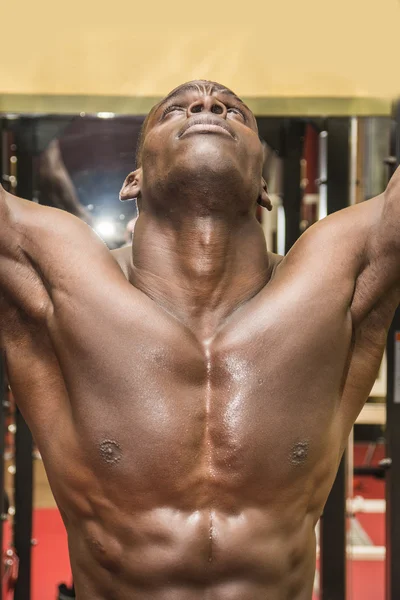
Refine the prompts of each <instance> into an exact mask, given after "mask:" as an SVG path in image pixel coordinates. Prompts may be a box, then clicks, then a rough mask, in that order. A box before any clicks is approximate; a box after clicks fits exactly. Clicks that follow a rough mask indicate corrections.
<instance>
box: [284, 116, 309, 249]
mask: <svg viewBox="0 0 400 600" xmlns="http://www.w3.org/2000/svg"><path fill="white" fill-rule="evenodd" d="M304 133H305V123H304V122H303V121H301V120H299V119H298V120H296V119H288V120H285V122H284V124H283V136H284V140H283V147H284V152H283V207H284V209H285V229H286V231H285V251H286V252H288V251H289V250H290V248H291V247H292V246H293V244H294V243H295V241H296V240H297V239H298V238H299V237H300V207H301V199H302V190H301V186H300V181H301V164H300V161H301V159H302V156H303V143H304Z"/></svg>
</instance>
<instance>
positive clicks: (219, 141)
mask: <svg viewBox="0 0 400 600" xmlns="http://www.w3.org/2000/svg"><path fill="white" fill-rule="evenodd" d="M141 158H142V168H143V180H142V181H143V191H144V193H145V194H146V188H147V191H148V192H150V193H151V190H152V188H153V186H154V185H155V184H156V183H157V184H158V185H159V186H160V191H161V188H162V187H163V186H164V184H165V185H167V186H169V189H171V188H170V186H171V185H176V186H182V185H186V186H189V187H190V185H191V184H194V183H196V182H197V184H200V185H202V187H203V191H204V192H205V193H207V189H208V193H210V192H212V191H213V192H215V189H213V186H214V188H215V186H216V185H218V186H221V185H224V186H225V189H226V191H227V192H228V193H229V189H228V188H229V187H230V186H231V185H235V186H236V191H237V192H242V193H243V194H247V195H249V194H250V195H251V196H252V197H253V200H254V201H255V200H256V197H257V194H258V193H259V190H260V182H261V170H262V160H263V152H262V146H261V143H260V140H259V138H258V133H257V123H256V120H255V118H254V115H253V113H252V112H251V111H250V110H249V109H248V108H247V106H246V105H245V104H244V103H243V102H242V101H241V100H240V99H239V98H238V97H237V96H235V95H234V94H233V93H232V92H230V91H229V90H227V89H226V88H223V87H222V86H218V85H215V84H208V83H206V82H191V83H189V84H185V85H183V86H181V87H179V88H177V89H176V90H174V91H173V92H172V93H171V94H170V95H169V96H167V97H166V99H165V100H163V101H162V102H161V103H160V104H159V105H158V106H156V107H155V109H153V111H152V113H151V114H150V116H149V119H148V122H147V126H146V129H145V132H144V141H143V146H142V153H141ZM238 185H239V188H242V189H239V188H238ZM177 189H178V188H177ZM254 196H255V198H254Z"/></svg>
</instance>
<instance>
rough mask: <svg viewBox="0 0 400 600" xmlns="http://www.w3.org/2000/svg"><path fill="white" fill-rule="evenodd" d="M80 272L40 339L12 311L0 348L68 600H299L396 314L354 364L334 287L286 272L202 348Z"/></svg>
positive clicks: (144, 305)
mask: <svg viewBox="0 0 400 600" xmlns="http://www.w3.org/2000/svg"><path fill="white" fill-rule="evenodd" d="M83 263H84V261H83ZM97 267H98V268H99V270H100V269H101V265H97ZM86 268H87V265H86V266H85V265H84V266H82V267H81V266H80V265H78V264H73V265H72V266H71V267H70V269H71V272H72V276H71V282H72V283H71V284H69V283H68V282H67V283H65V285H64V288H63V291H62V292H60V293H55V294H54V295H53V310H52V313H51V314H50V315H49V316H48V319H47V323H46V326H43V324H40V325H35V324H34V323H31V322H29V321H27V320H26V318H24V317H23V316H22V315H21V313H20V312H19V311H17V310H14V309H12V308H11V307H9V308H8V309H7V310H5V312H4V314H6V319H5V320H4V322H5V323H6V326H5V327H4V334H3V346H4V348H5V352H6V360H7V368H8V373H9V378H10V383H11V386H12V388H13V391H14V394H15V396H16V399H17V401H18V402H19V404H20V406H21V409H22V411H23V413H24V415H25V417H26V419H27V421H28V424H29V425H30V427H31V429H32V431H33V433H34V436H35V438H36V439H37V441H38V443H39V448H40V450H41V452H42V455H43V459H44V464H45V466H46V469H47V472H48V475H49V480H50V483H51V486H52V489H53V491H54V494H55V498H56V500H57V502H58V504H59V506H60V509H61V512H62V514H63V517H64V520H65V523H66V526H67V530H68V534H69V545H70V551H71V560H72V566H73V571H74V577H75V579H76V583H77V593H78V598H79V599H80V600H85V599H86V598H87V599H89V598H90V599H91V600H92V599H93V600H94V599H99V600H100V599H106V598H107V600H111V599H113V598H115V600H125V599H126V598H132V597H137V598H141V599H142V598H143V599H147V598H152V599H156V598H160V600H166V599H170V598H171V599H173V600H180V599H181V598H182V599H185V600H189V599H190V600H192V599H193V600H194V599H197V598H199V599H204V598H207V599H210V600H211V599H212V600H228V599H229V600H258V599H261V598H262V599H265V598H268V600H309V599H310V596H311V589H312V580H313V572H314V568H315V539H314V526H315V524H316V521H317V520H318V518H319V516H320V514H321V511H322V508H323V505H324V503H325V500H326V498H327V495H328V493H329V489H330V486H331V485H332V482H333V479H334V476H335V473H336V468H337V466H338V463H339V460H340V456H341V452H342V450H343V448H344V446H345V443H346V439H347V435H348V433H349V431H350V428H351V425H352V421H353V420H354V418H355V416H356V414H357V412H359V410H360V408H361V406H362V403H363V401H365V396H366V394H368V391H369V387H370V384H369V382H370V381H373V379H374V376H375V374H376V370H377V368H378V366H379V358H380V355H381V353H382V351H383V344H384V337H385V331H386V327H387V325H388V322H389V321H390V314H391V312H392V311H393V309H394V306H395V302H393V301H391V302H390V301H389V303H388V306H386V309H385V310H386V313H387V315H388V317H385V318H383V319H381V320H380V319H378V321H379V325H377V326H376V327H377V328H378V329H379V334H380V335H379V336H378V337H377V339H379V340H380V341H379V343H378V344H374V345H373V346H374V351H373V352H372V353H371V352H369V351H368V350H366V351H365V352H364V347H365V345H363V344H364V342H363V341H362V340H361V341H360V342H358V338H357V335H356V334H355V332H354V330H353V327H352V320H351V314H350V311H349V308H348V306H349V298H350V296H351V294H350V292H349V290H348V289H347V288H346V285H343V279H342V278H341V276H340V270H339V271H338V272H336V271H331V272H329V273H326V272H324V270H323V269H322V267H321V269H320V270H318V269H314V270H313V269H312V268H311V270H302V269H300V270H299V272H298V273H297V272H296V271H294V270H293V268H288V267H287V265H286V264H285V260H284V261H283V262H282V263H281V264H280V265H279V267H278V268H277V269H276V271H275V273H274V276H273V277H272V279H271V280H270V281H269V282H268V283H267V285H266V287H265V288H264V289H263V290H262V291H261V292H260V293H259V294H258V295H257V296H255V297H254V298H253V299H252V300H250V301H249V302H247V303H246V304H245V305H243V306H241V307H240V308H238V309H237V310H236V311H235V312H234V313H233V314H231V315H230V316H229V317H228V318H227V319H226V321H225V322H224V323H222V324H221V326H220V327H219V329H218V331H216V333H215V335H214V336H213V337H212V338H211V339H209V340H207V342H204V341H202V340H200V339H198V337H197V336H196V332H193V331H190V330H189V329H188V328H187V327H185V326H184V325H183V324H181V323H180V322H179V321H178V320H176V319H175V318H174V317H173V316H171V315H169V314H168V313H167V312H165V311H164V310H163V309H162V308H161V307H160V306H158V305H157V304H156V303H154V302H153V301H152V300H150V299H149V298H148V297H147V296H146V295H145V294H143V293H142V292H140V291H138V290H136V289H134V288H133V287H132V286H131V285H130V284H129V283H128V282H127V281H126V280H125V279H124V278H123V277H122V274H121V277H120V278H119V279H118V278H112V279H111V278H110V279H108V278H107V276H105V277H104V280H103V281H101V283H99V285H98V286H97V287H96V288H95V289H93V286H92V285H91V284H90V282H88V283H87V284H85V277H84V272H85V269H86ZM74 269H75V270H76V273H74ZM79 269H82V273H80V272H79ZM305 273H308V274H307V276H306V275H305ZM74 275H76V278H74ZM75 280H76V281H79V287H78V286H77V285H76V283H74V281H75ZM386 313H385V314H386ZM360 344H361V346H362V347H361V346H360V349H361V350H360V352H358V346H359V345H360ZM364 354H365V355H366V356H367V358H368V360H367V361H366V362H367V365H368V369H367V371H365V370H364V371H363V377H364V380H363V381H361V379H360V376H359V375H358V374H357V365H355V366H354V365H353V363H354V360H355V359H356V357H357V356H361V355H363V356H364ZM364 362H365V361H364ZM361 363H362V364H364V363H363V360H361V359H360V364H361ZM352 370H353V371H354V373H355V376H356V378H357V381H354V377H353V379H351V377H350V380H349V376H351V373H352ZM349 387H350V388H351V390H352V394H351V395H352V400H351V403H350V401H349V398H348V397H347V396H349V394H347V391H346V390H347V389H348V388H349Z"/></svg>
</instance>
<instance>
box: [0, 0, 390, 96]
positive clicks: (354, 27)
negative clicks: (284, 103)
mask: <svg viewBox="0 0 400 600" xmlns="http://www.w3.org/2000/svg"><path fill="white" fill-rule="evenodd" d="M157 6H158V3H157V4H156V3H155V2H154V1H153V0H129V1H126V0H108V1H107V2H106V1H103V2H101V1H98V2H94V1H93V0H68V1H64V2H55V1H54V0H34V1H32V0H21V1H18V0H8V2H7V6H6V4H5V1H4V0H3V2H2V11H1V12H2V27H1V34H0V56H1V59H0V94H4V93H8V94H86V95H121V96H161V95H164V94H165V93H166V92H168V91H169V90H170V89H171V88H173V87H174V86H176V85H177V84H179V83H181V82H183V81H185V80H189V79H193V78H209V79H215V80H218V81H221V82H222V83H224V84H225V85H227V86H230V87H232V88H233V89H234V90H235V91H237V92H238V93H239V94H241V95H243V96H245V97H249V96H250V97H251V96H268V97H271V96H272V97H283V96H308V97H310V96H325V97H327V96H329V97H380V98H382V97H386V98H389V97H393V96H396V95H397V94H398V93H399V92H400V64H399V54H398V36H399V31H400V29H399V25H400V18H399V17H400V3H399V0H379V1H377V0H330V1H329V2H328V1H326V0H274V1H273V2H272V1H271V0H265V1H264V2H260V3H257V2H255V0H242V1H241V2H238V3H233V2H226V1H225V2H223V1H221V0H212V1H210V0H197V1H196V0H185V1H184V2H182V0H164V1H163V2H162V3H160V4H159V7H158V8H157ZM3 7H4V8H3Z"/></svg>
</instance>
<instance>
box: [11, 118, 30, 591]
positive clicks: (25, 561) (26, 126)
mask: <svg viewBox="0 0 400 600" xmlns="http://www.w3.org/2000/svg"><path fill="white" fill-rule="evenodd" d="M15 125H16V127H15V135H16V144H17V151H16V158H17V181H18V187H17V192H18V195H19V196H22V197H24V198H26V199H28V200H31V199H32V195H33V155H32V148H33V146H34V144H33V136H34V129H33V127H34V124H33V122H32V120H29V119H20V120H19V121H18V123H15ZM15 421H16V434H15V478H14V485H15V517H14V546H15V550H16V552H17V555H18V557H19V573H18V580H17V583H16V586H15V592H14V599H15V600H30V597H31V550H32V511H33V463H32V446H33V443H32V435H31V432H30V430H29V428H28V426H27V424H26V423H25V421H24V418H23V417H22V415H21V413H20V411H19V410H18V408H17V409H16V415H15Z"/></svg>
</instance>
